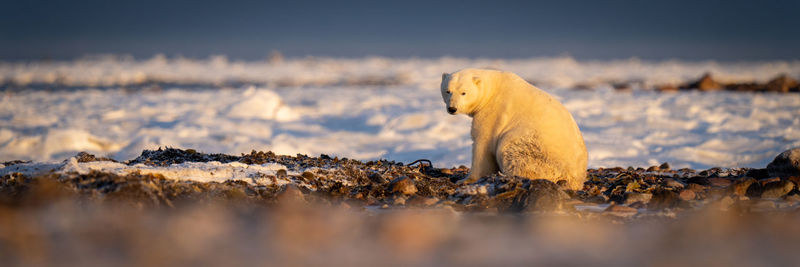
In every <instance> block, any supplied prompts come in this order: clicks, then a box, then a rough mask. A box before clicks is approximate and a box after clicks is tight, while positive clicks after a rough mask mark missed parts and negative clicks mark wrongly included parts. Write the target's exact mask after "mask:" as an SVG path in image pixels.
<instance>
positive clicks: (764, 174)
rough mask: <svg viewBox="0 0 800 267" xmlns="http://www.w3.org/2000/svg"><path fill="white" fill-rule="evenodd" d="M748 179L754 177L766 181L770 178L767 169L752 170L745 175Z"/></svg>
mask: <svg viewBox="0 0 800 267" xmlns="http://www.w3.org/2000/svg"><path fill="white" fill-rule="evenodd" d="M745 175H746V176H747V177H753V178H756V179H764V178H769V172H768V171H767V169H750V170H748V171H747V174H745Z"/></svg>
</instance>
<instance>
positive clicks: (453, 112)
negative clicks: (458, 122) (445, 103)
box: [447, 107, 458, 115]
mask: <svg viewBox="0 0 800 267" xmlns="http://www.w3.org/2000/svg"><path fill="white" fill-rule="evenodd" d="M456 111H458V109H456V108H454V107H447V113H450V114H453V115H455V114H456Z"/></svg>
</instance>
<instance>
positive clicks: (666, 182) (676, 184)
mask: <svg viewBox="0 0 800 267" xmlns="http://www.w3.org/2000/svg"><path fill="white" fill-rule="evenodd" d="M664 186H666V187H672V188H684V187H686V184H684V183H683V182H681V181H678V180H675V179H672V178H667V179H664Z"/></svg>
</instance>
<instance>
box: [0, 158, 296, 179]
mask: <svg viewBox="0 0 800 267" xmlns="http://www.w3.org/2000/svg"><path fill="white" fill-rule="evenodd" d="M281 169H283V170H288V168H286V166H284V165H281V164H277V163H266V164H262V165H247V164H243V163H239V162H229V163H220V162H217V161H211V162H184V163H180V164H172V165H170V166H167V167H154V166H148V165H144V164H136V165H133V166H128V165H125V164H122V163H117V162H111V161H92V162H78V161H77V160H76V159H75V158H74V157H73V158H69V159H67V160H65V161H64V162H60V163H56V162H52V163H41V162H33V163H22V164H16V165H11V166H8V167H5V168H0V176H2V175H6V174H10V173H22V174H24V175H42V174H48V173H58V174H63V173H73V172H75V173H79V174H86V173H89V172H91V171H101V172H106V173H113V174H117V175H128V174H131V173H136V172H138V173H141V174H160V175H163V176H164V177H166V178H169V179H175V180H193V181H199V182H225V181H227V180H238V181H245V182H248V183H254V184H258V185H270V184H272V183H273V181H272V180H271V179H266V178H265V176H267V175H271V176H275V175H276V173H277V171H278V170H281ZM288 174H290V175H298V174H299V173H296V172H291V171H290V172H288ZM289 182H290V181H289V180H288V179H286V178H276V180H275V183H276V184H277V185H283V184H287V183H289Z"/></svg>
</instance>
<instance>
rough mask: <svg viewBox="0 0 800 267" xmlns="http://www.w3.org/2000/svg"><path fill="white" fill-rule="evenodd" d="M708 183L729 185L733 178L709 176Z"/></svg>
mask: <svg viewBox="0 0 800 267" xmlns="http://www.w3.org/2000/svg"><path fill="white" fill-rule="evenodd" d="M708 184H710V185H711V186H714V187H728V186H730V185H731V180H729V179H726V178H708Z"/></svg>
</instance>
